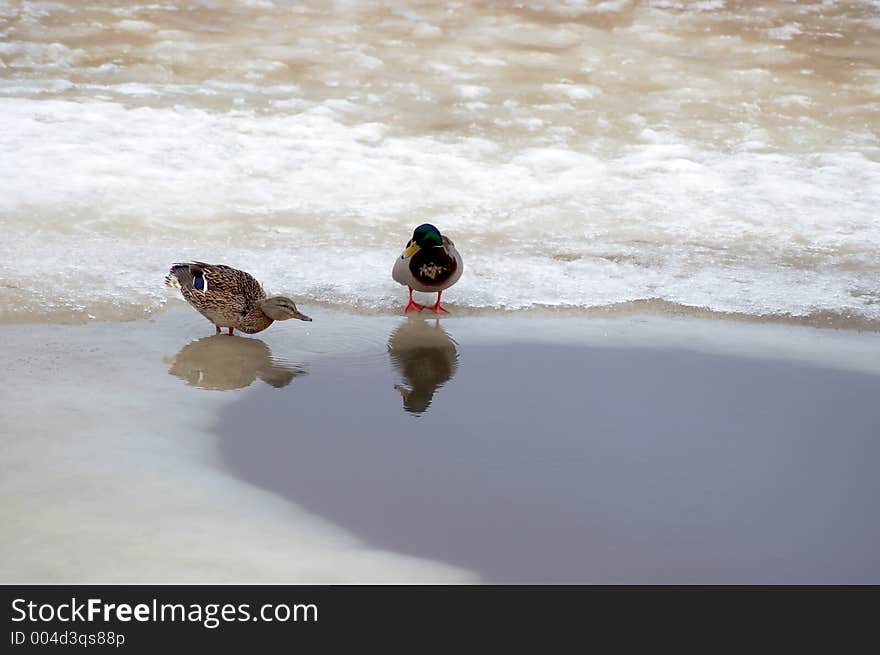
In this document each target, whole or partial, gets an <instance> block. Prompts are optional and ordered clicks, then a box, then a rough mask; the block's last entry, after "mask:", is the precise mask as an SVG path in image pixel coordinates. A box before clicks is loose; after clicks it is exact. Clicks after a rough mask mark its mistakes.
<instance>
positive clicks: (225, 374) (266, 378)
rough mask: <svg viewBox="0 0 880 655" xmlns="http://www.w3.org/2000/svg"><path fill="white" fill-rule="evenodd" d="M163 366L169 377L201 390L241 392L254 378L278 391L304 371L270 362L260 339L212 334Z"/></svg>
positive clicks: (185, 347) (268, 352) (192, 344)
mask: <svg viewBox="0 0 880 655" xmlns="http://www.w3.org/2000/svg"><path fill="white" fill-rule="evenodd" d="M166 363H169V364H171V368H170V369H169V371H168V372H169V373H170V374H171V375H174V376H176V377H179V378H180V379H181V380H184V381H185V382H186V383H187V384H191V385H193V386H196V387H201V388H202V389H241V388H242V387H246V386H248V385H249V384H251V383H252V382H253V381H254V380H256V379H257V378H260V379H261V380H262V381H263V382H265V383H266V384H270V385H272V386H273V387H279V388H280V387H284V386H286V385H288V384H290V383H291V382H292V381H293V378H295V377H296V376H297V375H300V374H302V373H304V372H305V371H303V370H302V369H299V368H295V367H292V366H289V365H287V364H284V363H282V362H279V361H277V360H274V359H273V358H272V351H270V350H269V346H267V345H266V344H265V343H263V342H262V341H261V340H260V339H244V338H241V337H233V338H232V339H230V338H229V337H226V336H223V337H219V336H217V335H216V334H214V335H211V336H210V337H204V338H202V339H198V340H196V341H193V342H191V343H188V344H187V345H186V346H184V347H183V348H182V349H181V351H180V352H179V353H177V355H175V356H174V357H172V358H168V359H166Z"/></svg>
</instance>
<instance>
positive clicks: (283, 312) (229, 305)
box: [165, 262, 312, 334]
mask: <svg viewBox="0 0 880 655" xmlns="http://www.w3.org/2000/svg"><path fill="white" fill-rule="evenodd" d="M165 286H168V287H172V288H174V289H180V293H181V294H183V298H184V300H186V301H187V302H188V303H189V304H190V305H192V306H193V307H195V308H196V310H197V311H198V312H199V313H200V314H201V315H202V316H204V317H205V318H207V319H208V320H209V321H211V322H212V323H213V324H214V326H215V327H216V328H217V332H218V333H219V332H220V328H222V327H225V328H229V334H232V332H233V330H239V331H241V332H244V333H246V334H255V333H256V332H262V331H263V330H265V329H266V328H267V327H269V326H270V325H272V323H273V322H274V321H284V320H287V319H289V318H297V319H299V320H301V321H311V320H312V319H310V318H309V317H308V316H306V315H305V314H302V313H300V311H299V310H298V309H297V308H296V305H295V304H294V302H293V301H292V300H291V299H290V298H287V297H285V296H271V297H267V296H266V292H265V291H264V290H263V286H262V285H261V284H260V283H259V282H258V281H257V280H256V279H254V277H253V276H252V275H250V274H249V273H246V272H244V271H240V270H238V269H237V268H232V267H231V266H225V265H223V264H205V263H204V262H190V263H188V264H174V265H173V266H172V267H171V270H170V271H169V272H168V274H167V275H166V276H165Z"/></svg>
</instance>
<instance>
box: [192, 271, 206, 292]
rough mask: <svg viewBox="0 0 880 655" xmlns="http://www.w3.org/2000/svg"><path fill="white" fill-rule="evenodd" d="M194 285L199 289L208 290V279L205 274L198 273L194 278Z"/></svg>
mask: <svg viewBox="0 0 880 655" xmlns="http://www.w3.org/2000/svg"><path fill="white" fill-rule="evenodd" d="M193 286H194V287H195V288H196V289H198V290H199V291H207V290H208V281H207V280H206V279H205V278H204V277H203V276H201V275H197V276H196V277H194V278H193Z"/></svg>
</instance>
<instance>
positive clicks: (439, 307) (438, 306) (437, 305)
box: [431, 291, 449, 314]
mask: <svg viewBox="0 0 880 655" xmlns="http://www.w3.org/2000/svg"><path fill="white" fill-rule="evenodd" d="M442 295H443V292H442V291H439V292H438V293H437V302H435V303H434V306H433V307H431V309H432V310H434V313H435V314H440V313H441V312H442V313H444V314H448V313H449V310H447V309H446V308H445V307H444V306H443V305H441V304H440V296H442Z"/></svg>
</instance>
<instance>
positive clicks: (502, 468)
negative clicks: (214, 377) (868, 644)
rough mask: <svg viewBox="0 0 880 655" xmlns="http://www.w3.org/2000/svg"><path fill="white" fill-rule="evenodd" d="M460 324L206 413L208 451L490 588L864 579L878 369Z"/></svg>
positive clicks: (409, 333) (428, 329) (399, 340)
mask: <svg viewBox="0 0 880 655" xmlns="http://www.w3.org/2000/svg"><path fill="white" fill-rule="evenodd" d="M466 325H467V323H456V322H455V321H449V322H444V324H443V326H436V325H433V324H423V325H420V326H419V325H413V324H412V323H411V322H407V321H404V322H403V323H400V324H398V325H396V326H395V327H394V329H393V330H392V331H391V333H390V334H389V340H388V349H389V352H388V358H389V362H388V364H390V365H388V364H386V365H385V366H382V365H381V364H382V363H381V362H377V361H376V360H375V359H369V360H362V361H360V362H351V361H345V360H341V361H339V362H337V365H336V366H334V367H322V368H319V369H317V370H315V371H314V372H313V373H312V374H311V375H310V378H309V381H308V384H303V385H299V386H297V385H292V386H291V387H287V388H285V389H284V390H281V391H271V390H268V389H267V388H266V387H262V388H260V389H259V390H257V389H255V393H253V394H249V395H247V396H245V397H243V398H242V399H241V400H240V401H237V402H236V403H234V404H233V405H231V406H229V407H227V408H225V409H224V410H223V411H222V413H221V421H220V422H219V424H218V432H219V435H220V452H221V456H222V459H223V462H224V464H225V465H226V466H227V467H228V468H229V470H230V471H231V472H233V473H234V474H235V475H237V476H239V477H241V478H242V479H243V480H247V481H249V482H251V483H252V484H254V485H256V486H259V487H260V488H263V489H266V490H267V491H271V492H272V493H274V494H277V495H279V496H282V497H284V498H288V499H290V500H292V501H295V502H297V503H299V504H301V505H302V506H304V507H305V508H308V509H309V510H311V511H313V512H316V513H318V514H320V515H321V516H324V517H326V518H328V519H329V520H332V521H333V522H336V523H338V524H340V525H343V526H345V527H346V528H347V529H349V530H352V531H353V532H354V533H355V534H357V535H359V536H361V537H362V538H364V539H366V540H367V541H368V542H370V543H374V544H378V545H381V546H382V547H384V548H388V549H390V550H394V551H398V552H402V553H407V554H411V555H418V556H420V557H427V558H431V559H436V560H440V561H445V562H448V563H450V564H454V565H457V566H462V567H465V568H467V569H469V570H473V571H475V572H477V573H478V574H479V575H480V580H481V581H484V582H500V583H548V582H554V583H563V584H564V583H574V582H580V583H683V582H690V583H730V584H740V583H857V584H858V583H866V582H871V581H873V582H876V581H877V580H880V558H878V555H877V553H878V552H880V549H878V546H880V531H878V528H877V523H876V521H875V520H874V518H873V517H874V514H875V511H874V499H875V498H876V497H877V494H878V492H880V487H878V481H877V476H876V475H875V472H876V471H875V465H874V463H875V462H876V461H877V457H878V456H880V442H878V440H877V438H876V437H877V430H876V426H877V424H878V420H880V412H878V410H877V408H876V403H874V402H873V400H872V399H873V398H874V397H876V395H877V393H878V392H880V377H878V375H877V369H876V368H875V369H874V370H873V372H855V371H852V370H849V371H847V370H844V369H843V368H840V367H839V364H838V366H833V367H830V368H829V367H827V366H821V365H807V364H805V363H803V362H797V361H792V360H791V359H788V360H786V359H781V358H777V359H763V358H762V359H758V358H756V357H754V356H753V355H752V356H743V355H738V354H735V352H736V346H735V345H734V346H733V347H731V344H729V343H728V344H727V345H726V346H725V345H723V344H724V341H725V340H724V339H723V338H722V339H719V338H718V337H719V335H718V334H717V333H716V334H714V335H712V336H710V337H709V339H708V341H709V342H713V346H714V350H715V352H708V350H711V349H706V350H704V351H703V352H699V351H694V350H691V349H690V348H685V347H683V346H682V342H681V341H680V342H679V345H678V346H677V347H669V346H671V345H672V344H671V343H670V342H669V340H668V339H667V340H666V346H667V347H662V348H661V347H658V346H659V345H660V342H659V341H658V342H655V343H654V344H653V345H651V344H650V339H643V341H642V344H641V346H640V347H629V348H622V347H620V343H621V335H620V334H619V333H617V332H618V331H617V330H615V328H616V327H619V325H615V324H612V325H611V326H610V327H611V329H610V330H609V333H610V334H609V335H606V338H605V339H602V338H599V339H596V338H595V337H596V335H594V336H593V337H592V338H589V339H587V340H586V343H585V342H584V340H583V339H582V340H581V342H580V343H577V342H576V341H575V340H571V342H570V343H568V344H567V345H563V344H560V343H556V344H553V343H550V342H549V340H547V342H544V343H541V342H540V341H536V340H534V339H530V338H529V337H522V336H521V337H520V338H519V339H517V340H516V341H513V340H511V341H509V342H507V343H492V342H491V341H487V340H485V339H475V338H474V332H473V331H472V330H470V329H467V328H466ZM537 325H541V324H540V323H539V324H537ZM551 327H552V326H551ZM630 327H632V326H630ZM456 328H458V329H456ZM748 329H751V328H748ZM574 330H576V328H575V329H574ZM639 330H640V328H639V327H638V326H635V331H636V332H638V331H639ZM641 330H643V332H642V335H643V336H646V335H648V334H653V335H654V337H656V336H657V335H656V332H654V331H653V330H652V328H650V327H645V326H642V328H641ZM761 330H765V328H761ZM569 331H570V332H571V331H573V330H572V328H571V322H569ZM627 331H629V330H628V329H624V332H627ZM770 332H771V333H772V329H771V331H770ZM615 333H617V334H615ZM710 333H711V330H710ZM789 333H791V331H790V330H789ZM781 334H784V332H783V333H781ZM754 335H755V332H754V331H753V332H752V334H750V335H748V337H746V336H745V334H741V336H742V337H745V338H744V339H743V340H748V338H750V337H753V336H754ZM704 336H706V334H705V333H704ZM764 336H768V335H767V334H766V333H765V335H764ZM777 336H780V334H777ZM456 337H457V340H456ZM502 341H504V340H503V339H502ZM624 341H625V339H624ZM661 341H662V340H661ZM603 342H604V343H603ZM740 345H741V344H740ZM719 346H721V347H720V348H719ZM725 351H726V352H725ZM878 363H880V362H878V361H877V360H876V357H875V358H874V362H873V366H875V367H876V366H877V365H878ZM255 417H260V420H261V421H262V422H263V424H264V425H266V426H270V429H269V430H267V431H266V432H265V433H264V434H260V435H254V434H253V432H252V430H251V429H250V425H251V424H252V422H253V420H254V419H255Z"/></svg>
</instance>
